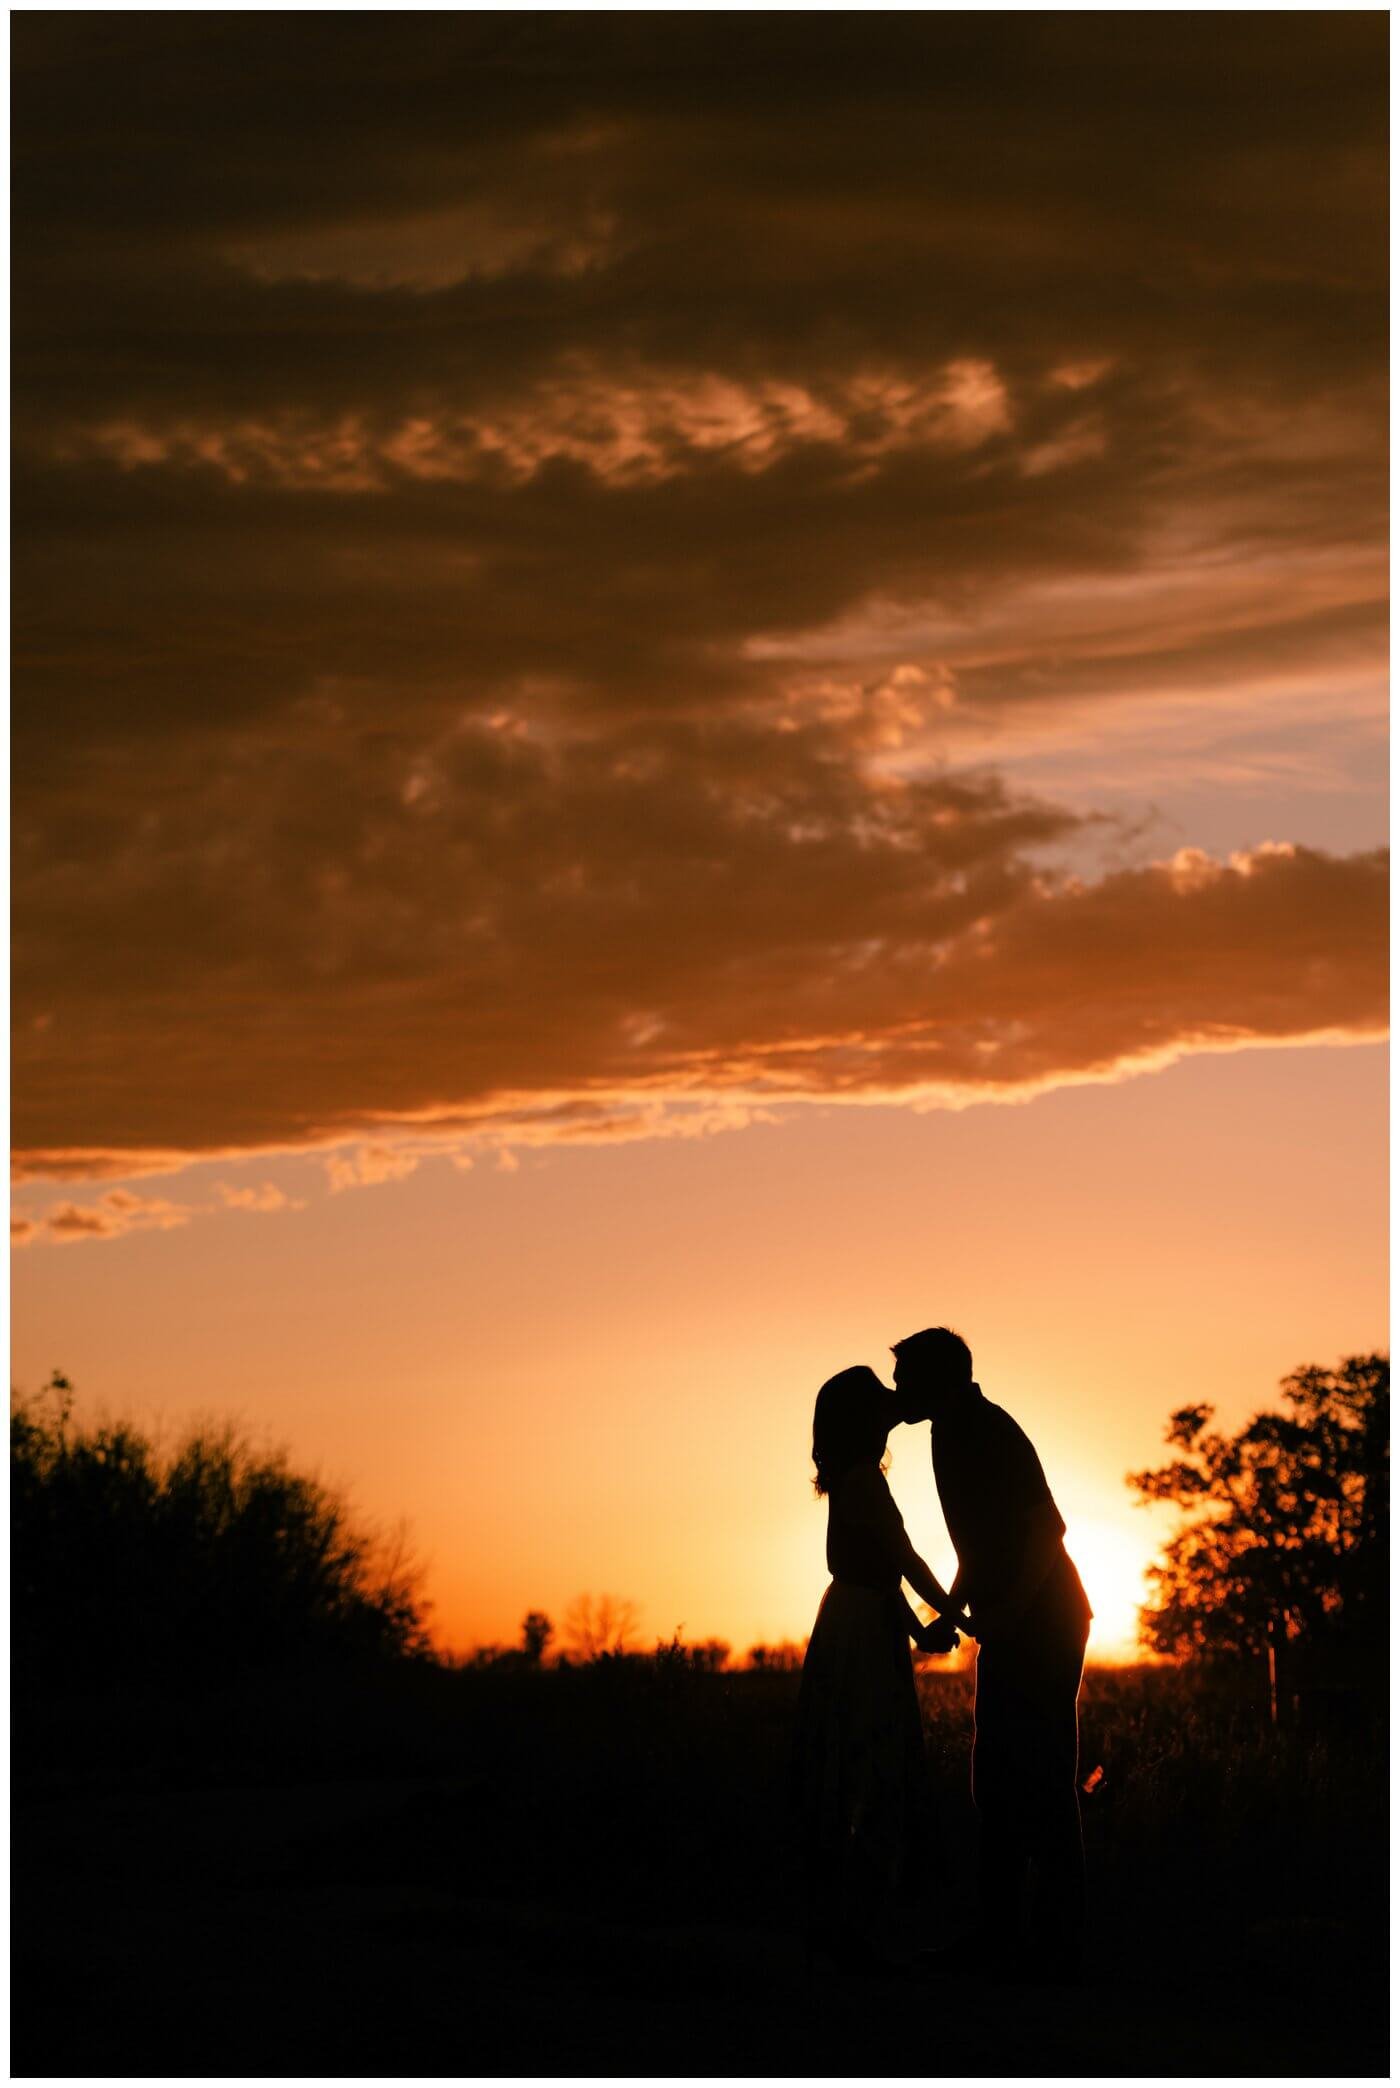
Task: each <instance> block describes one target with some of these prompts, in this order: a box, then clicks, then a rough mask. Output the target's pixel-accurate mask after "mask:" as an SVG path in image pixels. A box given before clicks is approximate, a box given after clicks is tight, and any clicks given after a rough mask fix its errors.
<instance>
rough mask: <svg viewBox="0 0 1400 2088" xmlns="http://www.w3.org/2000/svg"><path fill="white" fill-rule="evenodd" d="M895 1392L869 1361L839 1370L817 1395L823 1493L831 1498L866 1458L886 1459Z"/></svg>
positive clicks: (815, 1423) (815, 1428)
mask: <svg viewBox="0 0 1400 2088" xmlns="http://www.w3.org/2000/svg"><path fill="white" fill-rule="evenodd" d="M888 1397H889V1394H888V1392H887V1391H886V1389H885V1387H884V1386H883V1385H882V1384H881V1383H880V1380H879V1378H877V1377H876V1375H875V1373H874V1371H873V1370H872V1369H871V1368H870V1366H869V1364H868V1363H853V1364H852V1366H851V1368H850V1369H849V1370H838V1371H837V1373H836V1375H835V1377H831V1378H828V1379H827V1381H826V1383H825V1384H824V1385H823V1386H822V1388H821V1391H820V1392H818V1394H817V1405H816V1411H815V1412H814V1414H813V1415H812V1462H813V1464H814V1465H815V1466H816V1468H817V1476H816V1478H815V1479H814V1480H813V1481H812V1484H813V1485H814V1486H815V1488H816V1490H817V1492H818V1493H819V1494H829V1493H830V1492H831V1489H832V1487H833V1486H834V1485H835V1484H836V1482H837V1480H838V1479H839V1478H840V1477H841V1475H842V1474H843V1473H844V1472H847V1471H849V1470H850V1468H851V1466H852V1465H853V1464H859V1463H861V1461H862V1460H863V1459H865V1458H869V1457H874V1458H880V1457H883V1455H884V1451H885V1439H886V1437H887V1436H888V1435H889V1427H888V1424H887V1422H886V1420H885V1414H884V1409H885V1401H886V1400H887V1399H888Z"/></svg>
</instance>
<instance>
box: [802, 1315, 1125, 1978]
mask: <svg viewBox="0 0 1400 2088" xmlns="http://www.w3.org/2000/svg"><path fill="white" fill-rule="evenodd" d="M893 1355H894V1359H895V1363H894V1387H893V1390H891V1389H890V1387H888V1386H886V1385H885V1384H883V1383H882V1382H881V1380H880V1379H879V1378H878V1377H877V1376H876V1374H875V1372H874V1371H873V1370H871V1369H869V1368H868V1367H867V1366H866V1365H864V1364H858V1365H856V1366H855V1367H854V1368H852V1369H850V1370H843V1371H840V1372H838V1374H837V1375H836V1376H835V1377H833V1378H828V1380H827V1382H826V1383H825V1384H824V1385H823V1386H822V1388H821V1390H820V1392H818V1394H817V1404H816V1412H815V1414H814V1416H813V1421H812V1461H813V1463H814V1464H815V1466H816V1480H815V1485H816V1490H817V1492H818V1493H819V1494H824V1495H825V1496H826V1502H827V1531H826V1563H827V1569H828V1571H829V1572H830V1574H831V1586H830V1587H829V1588H828V1589H827V1591H826V1594H825V1595H824V1596H823V1598H822V1604H821V1608H820V1609H819V1611H818V1612H817V1621H816V1623H815V1625H814V1626H813V1629H812V1636H811V1638H810V1640H809V1642H808V1646H807V1657H806V1660H805V1662H804V1664H803V1669H802V1688H801V1695H800V1698H799V1709H798V1736H797V1748H796V1756H795V1770H796V1780H797V1795H798V1802H799V1807H800V1812H801V1818H802V1830H803V1843H804V1867H805V1872H806V1886H807V1922H808V1938H807V1940H808V1949H809V1953H811V1952H816V1951H821V1952H823V1953H824V1954H828V1955H830V1956H831V1957H833V1958H835V1959H836V1960H837V1961H838V1962H839V1963H842V1964H848V1965H855V1966H857V1967H862V1968H866V1969H883V1970H893V1969H897V1968H901V1967H905V1968H909V1969H911V1970H912V1969H915V1968H919V1967H920V1955H921V1943H922V1940H923V1939H922V1937H921V1935H920V1932H919V1927H918V1923H919V1920H920V1912H921V1909H922V1908H925V1907H926V1905H927V1900H926V1894H927V1887H928V1884H929V1881H930V1879H931V1877H933V1876H935V1875H937V1873H938V1870H939V1867H940V1866H939V1865H938V1863H937V1861H936V1837H935V1833H934V1828H935V1820H934V1816H933V1802H932V1793H931V1791H930V1788H929V1782H928V1772H927V1767H926V1763H925V1757H924V1743H923V1727H922V1721H921V1718H920V1712H919V1699H918V1693H917V1690H916V1688H915V1684H914V1669H913V1661H912V1658H911V1656H910V1651H909V1645H910V1641H911V1640H912V1641H913V1643H914V1644H915V1645H916V1646H917V1647H918V1648H919V1649H920V1651H922V1652H927V1653H947V1652H951V1651H952V1650H953V1648H954V1647H955V1646H956V1645H957V1644H958V1642H959V1634H960V1633H965V1634H966V1635H967V1636H968V1637H969V1638H972V1639H975V1640H976V1641H977V1693H976V1706H975V1714H974V1717H975V1733H974V1739H973V1744H972V1796H973V1802H974V1804H975V1805H976V1808H977V1813H978V1819H979V1828H980V1851H979V1876H978V1919H977V1925H976V1928H975V1930H974V1932H973V1933H972V1934H971V1935H970V1936H968V1937H966V1938H964V1939H963V1940H962V1942H961V1943H960V1944H957V1945H954V1946H953V1947H952V1948H951V1950H947V1951H944V1952H942V1953H940V1954H939V1958H938V1960H937V1962H939V1963H943V1962H944V1961H945V1960H946V1963H947V1966H948V1968H955V1969H956V1970H957V1971H958V1972H959V1973H962V1972H970V1973H971V1974H972V1975H973V1976H975V1977H985V1978H988V1979H991V1980H1015V1979H1020V1978H1049V1979H1060V1978H1069V1979H1073V1978H1075V1977H1076V1976H1077V1975H1078V1972H1079V1969H1080V1960H1081V1956H1082V1948H1083V1935H1084V1844H1083V1837H1082V1835H1081V1832H1080V1823H1079V1796H1078V1788H1077V1772H1078V1758H1079V1725H1078V1710H1077V1705H1078V1698H1079V1684H1080V1679H1081V1676H1082V1675H1083V1671H1084V1648H1085V1644H1086V1642H1087V1639H1088V1634H1089V1619H1090V1615H1091V1614H1092V1613H1091V1611H1090V1608H1089V1603H1088V1600H1087V1598H1086V1596H1085V1593H1084V1589H1083V1587H1082V1585H1081V1583H1080V1579H1079V1575H1078V1573H1077V1572H1076V1571H1075V1568H1074V1564H1073V1561H1072V1560H1071V1559H1070V1557H1069V1554H1068V1553H1067V1552H1066V1550H1065V1547H1064V1534H1065V1525H1064V1522H1063V1520H1062V1518H1061V1516H1060V1513H1059V1510H1058V1509H1057V1508H1056V1506H1055V1503H1054V1500H1053V1499H1052V1497H1051V1493H1050V1489H1049V1487H1048V1485H1047V1484H1046V1480H1045V1474H1044V1472H1043V1470H1042V1469H1041V1464H1040V1459H1039V1458H1038V1457H1037V1455H1036V1452H1035V1448H1034V1446H1033V1445H1032V1443H1031V1441H1030V1439H1029V1437H1028V1436H1027V1435H1026V1434H1025V1433H1024V1431H1023V1430H1022V1429H1021V1428H1019V1427H1018V1426H1017V1424H1016V1422H1015V1421H1013V1420H1012V1418H1011V1416H1010V1414H1008V1413H1006V1412H1005V1410H1004V1409H1003V1408H1001V1407H999V1406H994V1405H993V1404H992V1402H991V1401H990V1400H989V1399H987V1398H985V1397H984V1396H983V1393H982V1388H981V1386H980V1385H978V1384H977V1383H976V1382H975V1380H974V1378H973V1375H972V1352H971V1350H970V1349H969V1348H968V1346H967V1343H966V1342H965V1341H964V1340H963V1339H962V1338H961V1336H960V1335H957V1334H954V1333H953V1332H952V1331H951V1330H950V1329H949V1328H947V1327H929V1328H925V1330H924V1331H923V1332H922V1333H920V1334H911V1335H910V1336H909V1337H908V1339H907V1340H905V1341H900V1342H897V1343H896V1344H895V1346H894V1349H893ZM925 1421H926V1422H928V1423H929V1424H930V1434H931V1439H932V1448H933V1476H934V1480H935V1483H936V1485H937V1488H938V1498H939V1502H940V1504H941V1506H942V1509H943V1517H944V1521H945V1522H946V1524H947V1526H948V1535H949V1537H950V1538H951V1539H952V1543H953V1549H954V1551H955V1552H956V1554H957V1561H958V1569H957V1574H956V1576H955V1578H954V1581H953V1585H952V1587H951V1588H949V1589H947V1590H945V1589H944V1588H943V1587H941V1586H940V1584H939V1582H938V1580H937V1579H936V1578H935V1576H934V1574H933V1573H932V1572H931V1571H930V1569H929V1567H928V1566H927V1565H926V1564H925V1562H924V1561H923V1559H921V1558H920V1556H919V1554H918V1553H917V1552H916V1551H915V1550H914V1547H913V1545H912V1544H911V1543H910V1541H909V1538H908V1536H907V1534H906V1532H905V1528H904V1521H903V1518H902V1516H901V1515H900V1512H899V1510H898V1508H897V1507H896V1506H895V1503H894V1500H893V1497H892V1496H891V1494H890V1490H889V1487H888V1485H887V1484H886V1481H885V1474H884V1464H883V1459H884V1456H885V1447H886V1442H887V1439H888V1437H889V1433H890V1430H891V1429H892V1428H894V1427H895V1426H896V1425H897V1424H898V1423H901V1422H903V1423H907V1424H910V1425H913V1424H916V1423H920V1422H925ZM905 1583H907V1584H908V1586H909V1587H910V1588H912V1589H913V1591H914V1593H915V1594H916V1595H917V1596H918V1597H920V1599H921V1600H922V1601H923V1602H925V1603H927V1604H928V1606H929V1607H930V1609H932V1610H933V1611H934V1613H935V1615H934V1618H933V1621H932V1622H931V1623H924V1622H923V1621H922V1620H921V1619H920V1618H919V1617H918V1616H917V1615H916V1613H915V1611H914V1610H913V1609H912V1608H911V1607H910V1604H909V1601H908V1599H907V1597H906V1596H905V1593H904V1585H905ZM1032 1879H1033V1884H1034V1891H1033V1894H1032V1895H1031V1900H1030V1906H1029V1908H1027V1907H1026V1906H1025V1905H1024V1902H1025V1900H1026V1898H1027V1891H1026V1888H1027V1885H1028V1883H1029V1882H1031V1881H1032ZM933 1962H935V1960H933V1959H931V1958H930V1957H929V1955H928V1954H927V1953H923V1967H928V1966H929V1965H931V1964H932V1963H933Z"/></svg>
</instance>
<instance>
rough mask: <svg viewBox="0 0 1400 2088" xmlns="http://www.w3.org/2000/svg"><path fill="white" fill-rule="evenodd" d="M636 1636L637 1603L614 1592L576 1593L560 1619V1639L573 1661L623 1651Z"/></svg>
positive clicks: (597, 1658)
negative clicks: (604, 1593) (562, 1633)
mask: <svg viewBox="0 0 1400 2088" xmlns="http://www.w3.org/2000/svg"><path fill="white" fill-rule="evenodd" d="M636 1637H637V1605H636V1603H635V1602H627V1601H624V1600H623V1599H621V1598H620V1597H619V1596H616V1595H599V1596H596V1597H595V1596H592V1595H579V1596H577V1597H576V1598H575V1600H574V1601H573V1602H571V1603H570V1605H569V1609H568V1613H567V1615H566V1616H565V1618H564V1642H565V1644H566V1645H567V1647H568V1649H569V1651H570V1652H571V1653H572V1654H573V1656H574V1658H575V1659H576V1660H600V1659H601V1658H602V1656H603V1655H604V1654H605V1653H626V1652H628V1651H629V1650H630V1649H631V1647H632V1646H633V1645H634V1644H635V1642H636Z"/></svg>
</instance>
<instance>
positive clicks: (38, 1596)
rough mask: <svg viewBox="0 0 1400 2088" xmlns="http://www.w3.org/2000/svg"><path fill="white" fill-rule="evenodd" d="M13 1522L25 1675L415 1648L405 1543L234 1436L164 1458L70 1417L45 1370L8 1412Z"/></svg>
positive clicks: (20, 1668) (168, 1668)
mask: <svg viewBox="0 0 1400 2088" xmlns="http://www.w3.org/2000/svg"><path fill="white" fill-rule="evenodd" d="M10 1515H11V1525H10V1527H11V1559H12V1628H13V1634H14V1649H15V1665H16V1670H17V1673H18V1674H19V1675H20V1676H21V1678H23V1677H25V1676H27V1675H31V1674H40V1673H42V1674H46V1675H59V1674H68V1675H72V1676H80V1677H84V1678H91V1677H95V1676H102V1675H118V1676H123V1677H125V1676H128V1675H130V1674H132V1673H139V1672H141V1671H143V1670H145V1671H148V1672H149V1671H159V1672H162V1673H173V1672H177V1671H178V1672H185V1671H189V1670H191V1669H200V1668H205V1669H215V1670H221V1671H226V1670H228V1669H230V1668H246V1667H251V1666H263V1665H269V1664H274V1663H277V1662H281V1661H303V1660H307V1659H319V1658H326V1657H335V1658H339V1657H343V1656H346V1655H359V1654H375V1655H378V1654H393V1655H399V1654H408V1653H421V1652H424V1651H426V1649H427V1636H426V1632H425V1630H424V1625H423V1614H422V1604H421V1603H420V1601H419V1598H418V1594H417V1586H416V1582H417V1575H416V1572H415V1570H414V1568H413V1567H412V1565H411V1563H410V1562H409V1561H408V1560H407V1558H406V1556H405V1554H404V1549H403V1545H402V1540H399V1541H398V1542H397V1543H396V1544H393V1543H391V1544H387V1545H386V1544H385V1543H384V1542H383V1541H382V1540H381V1539H379V1538H377V1537H375V1536H374V1535H373V1534H372V1533H371V1532H368V1531H366V1530H364V1529H361V1528H359V1527H357V1526H356V1525H355V1523H354V1522H353V1521H352V1519H351V1517H350V1515H349V1511H348V1510H347V1508H346V1505H345V1503H344V1502H343V1501H342V1500H341V1499H340V1498H339V1497H338V1496H337V1495H336V1494H334V1493H333V1492H331V1491H330V1490H329V1489H328V1488H327V1487H325V1486H323V1485H321V1484H320V1482H319V1481H317V1480H315V1479H311V1478H308V1477H306V1476H305V1475H304V1474H302V1473H299V1472H294V1471H292V1470H291V1469H290V1468H289V1466H288V1464H287V1461H286V1458H285V1456H284V1455H283V1454H282V1453H281V1452H270V1453H263V1452H258V1451H255V1450H253V1449H252V1448H251V1447H250V1446H249V1445H248V1444H246V1443H244V1442H242V1441H240V1440H239V1439H238V1438H237V1437H236V1436H235V1435H234V1434H233V1433H232V1432H231V1431H229V1430H223V1431H217V1432H210V1431H207V1430H206V1431H201V1432H198V1433H196V1434H193V1435H191V1436H190V1437H188V1439H187V1440H186V1441H185V1442H183V1443H182V1444H180V1445H179V1446H178V1447H177V1448H176V1449H175V1450H174V1451H173V1452H172V1453H170V1454H161V1453H160V1452H158V1451H157V1450H156V1449H155V1448H154V1446H153V1445H152V1444H151V1443H150V1442H149V1441H148V1440H147V1438H146V1437H145V1436H143V1435H142V1434H140V1433H139V1431H138V1430H136V1429H134V1428H132V1427H130V1426H129V1425H128V1424H126V1423H124V1422H116V1423H100V1424H94V1425H90V1426H77V1425H75V1424H74V1422H73V1399H72V1387H71V1385H70V1384H69V1382H68V1380H67V1379H66V1378H64V1377H63V1376H62V1375H61V1374H60V1373H58V1372H55V1373H54V1375H53V1377H52V1378H51V1379H50V1381H49V1383H48V1385H47V1386H45V1388H44V1390H43V1392H42V1393H41V1394H39V1395H38V1396H37V1397H36V1398H32V1399H23V1398H21V1399H17V1400H15V1401H14V1403H13V1405H12V1409H11V1415H10Z"/></svg>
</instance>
